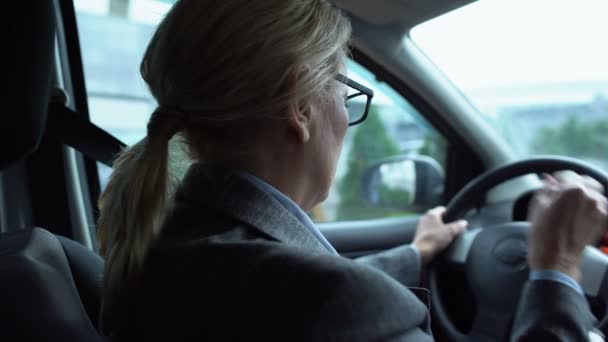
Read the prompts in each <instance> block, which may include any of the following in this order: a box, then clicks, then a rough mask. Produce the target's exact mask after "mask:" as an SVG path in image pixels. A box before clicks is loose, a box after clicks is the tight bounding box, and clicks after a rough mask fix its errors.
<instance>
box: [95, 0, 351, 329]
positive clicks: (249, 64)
mask: <svg viewBox="0 0 608 342" xmlns="http://www.w3.org/2000/svg"><path fill="white" fill-rule="evenodd" d="M349 38H350V24H349V22H348V20H347V19H346V18H345V17H344V16H343V15H342V14H341V13H340V11H339V10H338V9H336V8H335V7H334V6H333V5H332V4H330V3H329V2H328V1H327V0H263V1H251V0H238V1H237V0H231V1H226V0H215V1H212V0H180V1H178V2H177V3H176V4H175V5H174V6H173V8H172V9H171V10H170V12H169V13H168V14H167V16H166V17H165V18H164V20H163V21H162V22H161V24H160V25H159V26H158V29H157V31H156V33H155V34H154V37H153V38H152V40H151V42H150V44H149V46H148V48H147V51H146V53H145V56H144V58H143V61H142V63H141V74H142V76H143V79H144V80H145V81H146V83H147V84H148V86H149V88H150V91H151V92H152V95H153V96H154V97H155V98H156V100H157V101H158V103H159V108H158V109H157V110H156V111H155V112H154V113H153V114H152V116H151V118H150V122H149V123H148V135H147V137H145V138H144V139H143V140H141V141H140V142H138V143H137V144H135V145H134V146H132V147H130V148H127V149H125V150H124V151H123V152H122V153H121V154H120V155H119V157H118V159H117V160H116V163H115V165H114V172H113V174H112V176H111V178H110V181H109V183H108V185H107V187H106V189H105V191H104V192H103V194H102V195H101V197H100V200H99V208H100V219H99V232H98V237H99V240H100V243H101V252H102V254H104V255H106V270H105V279H104V290H103V302H102V311H101V322H102V325H101V327H102V330H103V332H104V333H106V334H109V335H113V334H114V332H116V331H118V330H120V327H119V324H120V322H121V321H122V320H124V317H123V316H122V315H124V309H125V306H126V305H128V304H126V303H127V302H128V298H129V293H132V292H131V291H130V289H131V290H132V289H133V288H134V287H135V286H137V285H136V284H137V283H138V279H139V277H140V275H141V272H142V269H143V266H144V263H145V261H146V257H147V255H148V252H149V250H150V248H151V247H152V246H153V244H154V243H155V241H156V240H157V238H158V236H159V233H160V231H161V224H162V222H163V220H164V216H165V213H166V211H167V210H166V203H167V200H168V199H169V198H170V196H171V194H172V192H173V189H174V188H175V185H176V181H175V180H174V179H173V177H171V175H170V172H169V167H168V163H169V161H168V159H169V157H168V155H169V153H168V142H169V139H170V138H171V136H173V135H174V134H175V133H176V132H180V133H183V135H184V136H185V138H186V144H187V146H188V147H189V149H190V150H192V152H193V154H194V155H198V156H201V155H205V152H204V151H203V150H204V146H206V145H212V144H215V146H214V147H221V146H225V145H226V144H234V143H235V142H232V141H228V140H227V138H223V139H224V140H222V137H221V134H218V133H215V134H214V133H213V132H217V131H218V130H219V131H222V130H223V131H224V132H225V131H227V130H229V129H233V128H234V127H236V126H238V125H239V124H242V123H243V122H245V121H251V120H258V121H259V120H261V119H263V118H264V117H271V116H275V117H276V116H279V117H280V115H281V114H284V113H285V110H286V109H287V108H288V106H289V105H291V104H292V103H294V102H293V101H299V102H298V103H300V101H310V100H312V99H314V98H316V97H317V96H319V95H320V94H321V93H322V91H323V90H325V89H326V87H327V85H328V84H329V83H330V81H331V80H333V79H334V78H335V76H336V75H337V73H338V71H339V69H340V68H341V67H342V64H343V62H344V60H345V57H346V53H347V42H348V39H349ZM294 80H295V81H294ZM230 139H235V137H234V135H231V137H230ZM244 139H247V137H245V138H244ZM236 143H238V142H236ZM127 286H128V287H127Z"/></svg>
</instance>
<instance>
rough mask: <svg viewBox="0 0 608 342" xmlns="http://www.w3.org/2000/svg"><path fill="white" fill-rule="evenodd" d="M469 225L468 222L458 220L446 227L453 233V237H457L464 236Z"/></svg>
mask: <svg viewBox="0 0 608 342" xmlns="http://www.w3.org/2000/svg"><path fill="white" fill-rule="evenodd" d="M468 225H469V223H468V222H467V221H466V220H458V221H456V222H452V223H450V224H447V225H446V228H448V229H449V231H450V233H452V237H456V236H458V235H460V234H462V233H463V232H464V231H465V230H466V229H467V226H468Z"/></svg>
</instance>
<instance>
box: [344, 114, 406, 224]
mask: <svg viewBox="0 0 608 342" xmlns="http://www.w3.org/2000/svg"><path fill="white" fill-rule="evenodd" d="M354 129H355V132H354V135H353V140H352V146H351V149H350V151H349V154H348V159H347V165H348V171H347V173H346V175H344V177H343V178H342V179H341V181H340V183H339V184H338V192H339V194H340V204H339V205H338V210H337V215H336V216H337V217H336V220H353V219H361V218H370V217H374V216H376V217H378V216H384V215H386V214H387V212H388V211H390V212H391V213H393V214H394V209H393V210H389V209H383V208H378V207H373V206H372V205H370V204H368V203H366V202H365V200H364V199H363V198H362V197H361V178H362V175H363V172H364V170H365V168H367V167H369V166H370V165H371V164H372V163H373V162H374V161H377V160H378V159H381V158H384V157H388V156H391V155H395V154H397V153H399V148H398V146H397V144H396V142H395V141H394V140H393V139H392V138H391V137H390V136H389V135H388V134H387V132H386V129H385V127H384V124H383V122H382V120H381V119H380V113H379V110H378V107H376V106H372V107H371V108H370V113H369V116H368V117H367V119H366V120H365V122H364V123H363V124H361V125H359V126H356V127H354Z"/></svg>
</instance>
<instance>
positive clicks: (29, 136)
mask: <svg viewBox="0 0 608 342" xmlns="http://www.w3.org/2000/svg"><path fill="white" fill-rule="evenodd" d="M2 12H3V13H4V15H3V18H2V21H3V22H4V25H5V26H4V27H5V28H6V27H7V28H8V29H4V30H2V31H1V32H2V33H1V34H0V37H1V38H0V39H1V41H2V44H3V50H2V51H3V52H2V54H3V55H4V56H3V58H5V60H6V62H5V63H3V66H4V69H5V70H7V71H8V73H7V74H6V75H3V77H2V83H3V84H4V87H2V88H3V89H5V90H3V91H2V106H1V107H0V108H2V109H1V110H0V170H2V169H4V168H5V167H7V166H9V165H10V164H12V163H13V162H15V161H17V160H20V159H22V158H24V157H26V156H27V155H28V154H29V153H31V152H33V151H34V150H35V149H36V148H37V147H38V144H39V143H40V139H41V138H42V135H43V134H44V128H45V126H46V116H47V106H48V102H49V94H50V88H51V72H52V70H53V69H52V66H53V61H54V59H53V54H54V39H55V14H54V11H53V1H51V0H43V1H40V0H20V1H7V2H5V3H3V9H2Z"/></svg>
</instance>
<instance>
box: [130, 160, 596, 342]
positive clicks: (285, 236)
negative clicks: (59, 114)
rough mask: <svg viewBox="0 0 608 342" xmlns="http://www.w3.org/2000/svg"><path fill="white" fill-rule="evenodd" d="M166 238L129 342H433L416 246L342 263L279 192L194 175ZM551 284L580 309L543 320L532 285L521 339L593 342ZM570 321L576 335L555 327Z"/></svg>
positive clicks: (203, 170)
mask: <svg viewBox="0 0 608 342" xmlns="http://www.w3.org/2000/svg"><path fill="white" fill-rule="evenodd" d="M159 241H160V242H159V244H158V245H157V246H156V247H155V248H154V249H153V250H152V252H151V255H150V258H149V262H148V264H147V265H146V272H145V273H144V276H143V277H142V279H141V282H140V284H141V285H140V286H139V287H138V288H137V289H135V290H134V291H133V295H131V296H130V298H129V299H128V301H129V305H128V307H129V312H126V313H123V314H125V315H126V316H125V317H130V319H129V320H127V321H125V325H124V328H123V329H121V331H120V333H119V337H120V338H122V339H124V340H144V339H147V338H151V339H153V340H159V339H170V340H193V339H197V340H225V341H239V340H249V341H258V340H260V341H431V340H433V337H432V334H431V331H430V319H429V311H428V309H427V306H426V304H425V303H424V301H421V300H420V299H419V298H420V296H421V295H424V293H422V292H421V291H416V290H414V291H412V289H408V286H415V285H417V283H418V279H419V278H420V272H421V266H420V264H419V261H418V258H417V257H416V256H415V252H414V251H413V250H412V249H411V248H410V247H408V246H403V247H398V248H395V249H392V250H389V251H386V252H383V253H380V254H377V255H374V256H371V257H365V258H362V259H360V260H358V261H353V260H349V259H346V258H342V257H338V256H335V255H333V254H331V253H329V252H328V251H327V250H326V249H325V248H324V246H323V245H322V244H321V243H320V242H319V241H318V240H317V239H316V238H315V237H314V236H313V235H312V233H310V231H309V230H308V229H306V227H304V226H303V225H302V223H301V222H300V221H299V220H297V219H296V218H295V217H294V216H293V215H292V214H291V213H289V212H288V211H287V210H286V209H285V208H284V207H283V206H282V205H281V204H280V203H278V202H277V201H276V200H275V199H274V198H273V197H272V196H271V195H269V194H267V193H266V192H264V191H261V190H259V189H258V188H257V187H256V186H254V185H253V184H251V183H249V182H248V181H247V180H246V179H244V178H242V177H240V176H239V175H237V174H235V173H232V172H230V171H228V170H225V169H221V168H218V167H211V166H207V165H203V164H196V165H194V166H193V167H192V168H191V169H190V170H189V172H188V174H187V175H186V177H185V179H184V181H183V182H182V184H181V186H180V188H179V190H178V192H177V194H176V198H175V203H174V208H173V209H172V211H171V214H170V215H169V216H168V218H167V220H166V224H165V226H164V229H163V236H162V237H161V239H160V240H159ZM545 285H547V284H545ZM548 287H549V290H554V291H553V292H551V291H548V290H546V289H544V290H543V291H545V292H544V293H552V294H553V295H555V294H556V293H559V294H560V295H561V296H563V297H564V298H565V300H566V302H567V303H568V304H569V305H570V307H571V306H572V304H573V303H575V304H577V305H578V306H577V308H576V310H570V309H569V308H566V310H561V311H560V310H555V312H558V311H559V313H560V314H558V315H557V316H558V317H559V319H561V320H562V321H559V322H558V321H556V318H555V317H554V315H548V314H546V312H551V310H553V307H555V306H556V305H555V304H552V303H550V302H549V301H547V302H542V305H548V307H547V308H546V311H545V310H544V309H542V308H539V307H537V306H536V305H532V304H530V303H535V304H539V303H540V301H542V298H545V297H546V296H538V297H537V295H538V293H537V292H538V288H537V287H534V286H530V287H527V288H526V290H525V292H524V294H523V296H522V297H523V299H522V300H523V302H524V303H525V304H524V305H522V306H521V307H522V308H523V310H522V311H520V313H519V315H518V317H519V319H518V322H521V323H520V324H519V325H518V326H516V327H515V331H516V338H517V339H526V338H525V336H531V338H530V340H535V341H536V340H538V339H539V338H541V339H542V338H544V337H546V336H553V335H552V331H554V330H555V331H558V332H559V334H558V333H556V334H558V335H557V336H558V337H559V339H563V340H582V339H581V338H583V337H584V338H586V336H587V335H586V332H587V331H589V329H588V328H590V327H589V325H590V321H588V320H587V318H586V317H587V316H585V315H581V312H583V313H585V310H587V312H588V309H587V308H586V306H584V305H583V304H586V303H584V300H582V301H583V304H581V299H580V298H577V297H576V296H575V295H576V294H573V293H569V292H568V289H567V288H566V287H564V286H563V285H560V284H549V285H548ZM415 292H417V293H415ZM417 295H418V296H417ZM530 297H531V298H536V299H535V300H527V299H528V298H530ZM579 297H580V296H579ZM577 315H579V316H577ZM522 317H523V318H524V319H521V318H522ZM564 322H566V323H568V324H570V326H569V328H568V329H570V330H568V331H563V330H564V329H558V328H559V326H558V325H559V324H563V323H564ZM120 338H119V339H120Z"/></svg>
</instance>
